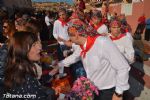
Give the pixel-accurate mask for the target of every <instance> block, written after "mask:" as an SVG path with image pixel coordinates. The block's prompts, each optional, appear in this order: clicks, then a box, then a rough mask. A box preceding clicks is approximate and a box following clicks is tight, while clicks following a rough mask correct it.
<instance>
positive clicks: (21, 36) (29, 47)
mask: <svg viewBox="0 0 150 100" xmlns="http://www.w3.org/2000/svg"><path fill="white" fill-rule="evenodd" d="M40 52H41V43H40V41H39V40H38V36H37V34H34V33H30V32H15V33H14V35H13V36H12V38H11V39H10V41H9V46H8V58H7V65H6V71H5V77H6V78H5V85H6V87H8V88H11V86H12V85H13V82H15V83H17V84H21V83H22V82H24V81H25V76H26V75H35V73H34V72H33V68H32V67H33V62H34V61H39V60H40Z"/></svg>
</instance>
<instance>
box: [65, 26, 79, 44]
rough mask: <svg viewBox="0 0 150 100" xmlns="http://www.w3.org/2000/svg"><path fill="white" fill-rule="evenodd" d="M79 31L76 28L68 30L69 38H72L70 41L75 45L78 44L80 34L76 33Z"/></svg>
mask: <svg viewBox="0 0 150 100" xmlns="http://www.w3.org/2000/svg"><path fill="white" fill-rule="evenodd" d="M76 32H77V30H76V28H75V27H70V28H68V34H69V37H70V40H71V41H72V42H73V43H76V44H78V36H79V35H78V33H76Z"/></svg>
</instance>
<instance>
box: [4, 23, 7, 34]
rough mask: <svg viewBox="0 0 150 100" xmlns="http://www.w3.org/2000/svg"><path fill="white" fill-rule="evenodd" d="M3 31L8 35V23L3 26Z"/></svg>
mask: <svg viewBox="0 0 150 100" xmlns="http://www.w3.org/2000/svg"><path fill="white" fill-rule="evenodd" d="M3 31H4V33H8V23H4V24H3Z"/></svg>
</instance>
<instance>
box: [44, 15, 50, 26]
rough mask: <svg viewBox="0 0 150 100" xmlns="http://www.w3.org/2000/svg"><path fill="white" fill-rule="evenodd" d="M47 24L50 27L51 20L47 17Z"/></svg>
mask: <svg viewBox="0 0 150 100" xmlns="http://www.w3.org/2000/svg"><path fill="white" fill-rule="evenodd" d="M45 23H46V25H47V26H50V19H49V17H48V16H45Z"/></svg>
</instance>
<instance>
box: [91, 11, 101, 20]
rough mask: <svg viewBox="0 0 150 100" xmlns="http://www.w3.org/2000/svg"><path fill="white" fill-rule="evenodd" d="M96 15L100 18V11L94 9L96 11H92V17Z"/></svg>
mask: <svg viewBox="0 0 150 100" xmlns="http://www.w3.org/2000/svg"><path fill="white" fill-rule="evenodd" d="M95 16H96V17H98V18H102V13H101V11H98V10H96V11H94V12H93V13H92V17H95Z"/></svg>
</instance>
